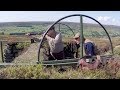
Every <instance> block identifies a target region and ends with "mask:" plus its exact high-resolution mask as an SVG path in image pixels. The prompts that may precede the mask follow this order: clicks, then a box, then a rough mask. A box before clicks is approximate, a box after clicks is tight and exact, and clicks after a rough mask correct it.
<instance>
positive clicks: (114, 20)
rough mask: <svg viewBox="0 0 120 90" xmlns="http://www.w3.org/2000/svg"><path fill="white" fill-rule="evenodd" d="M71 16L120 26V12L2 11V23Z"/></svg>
mask: <svg viewBox="0 0 120 90" xmlns="http://www.w3.org/2000/svg"><path fill="white" fill-rule="evenodd" d="M71 14H84V15H88V16H91V17H93V18H95V19H96V20H98V21H99V22H100V23H102V24H107V25H119V26H120V11H0V22H18V21H57V20H58V19H60V18H62V17H64V16H67V15H71ZM64 21H71V22H79V21H80V20H79V17H72V18H68V19H66V20H64ZM84 22H88V23H95V22H94V21H92V20H90V19H87V18H84Z"/></svg>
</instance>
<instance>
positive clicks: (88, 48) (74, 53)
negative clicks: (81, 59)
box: [64, 33, 97, 58]
mask: <svg viewBox="0 0 120 90" xmlns="http://www.w3.org/2000/svg"><path fill="white" fill-rule="evenodd" d="M80 40H81V39H80V33H77V34H76V35H75V36H74V37H73V38H72V40H70V41H69V42H68V43H67V45H66V46H65V47H64V52H65V57H66V58H68V57H69V58H78V56H79V55H78V49H79V48H80ZM83 46H84V52H85V55H86V56H94V55H96V54H97V53H96V52H97V49H96V45H95V43H94V42H93V41H91V40H89V39H86V38H84V37H83Z"/></svg>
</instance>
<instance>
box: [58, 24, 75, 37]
mask: <svg viewBox="0 0 120 90" xmlns="http://www.w3.org/2000/svg"><path fill="white" fill-rule="evenodd" d="M58 24H59V25H64V26H67V27H68V28H69V29H70V30H71V31H72V33H73V35H74V36H75V33H74V32H73V30H72V28H71V27H70V26H68V25H66V24H64V23H58ZM59 30H60V27H59Z"/></svg>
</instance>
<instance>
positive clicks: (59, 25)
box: [59, 24, 60, 32]
mask: <svg viewBox="0 0 120 90" xmlns="http://www.w3.org/2000/svg"><path fill="white" fill-rule="evenodd" d="M59 32H60V24H59Z"/></svg>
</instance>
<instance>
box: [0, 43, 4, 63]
mask: <svg viewBox="0 0 120 90" xmlns="http://www.w3.org/2000/svg"><path fill="white" fill-rule="evenodd" d="M0 47H1V59H2V62H4V59H3V47H2V41H1V42H0Z"/></svg>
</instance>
